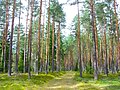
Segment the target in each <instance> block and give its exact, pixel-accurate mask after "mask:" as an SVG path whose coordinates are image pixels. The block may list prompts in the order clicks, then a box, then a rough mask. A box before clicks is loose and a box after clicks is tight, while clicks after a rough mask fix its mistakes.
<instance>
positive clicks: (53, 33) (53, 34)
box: [52, 16, 55, 72]
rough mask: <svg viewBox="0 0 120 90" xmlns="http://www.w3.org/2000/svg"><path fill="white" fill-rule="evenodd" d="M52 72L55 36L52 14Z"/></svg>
mask: <svg viewBox="0 0 120 90" xmlns="http://www.w3.org/2000/svg"><path fill="white" fill-rule="evenodd" d="M52 18H53V21H52V72H54V38H55V37H54V36H55V22H54V16H53V17H52Z"/></svg>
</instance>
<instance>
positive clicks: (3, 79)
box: [0, 72, 65, 90]
mask: <svg viewBox="0 0 120 90" xmlns="http://www.w3.org/2000/svg"><path fill="white" fill-rule="evenodd" d="M63 74H65V72H59V73H56V72H55V73H49V74H39V75H32V77H31V79H30V80H28V75H27V74H21V75H18V76H14V75H13V76H11V77H8V76H7V74H0V90H38V88H39V87H40V86H42V85H43V84H44V83H47V82H48V81H50V80H52V79H54V78H56V77H59V76H62V75H63Z"/></svg>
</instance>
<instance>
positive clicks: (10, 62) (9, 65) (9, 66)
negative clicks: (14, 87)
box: [8, 0, 16, 76]
mask: <svg viewBox="0 0 120 90" xmlns="http://www.w3.org/2000/svg"><path fill="white" fill-rule="evenodd" d="M15 8H16V0H14V2H13V11H12V25H11V35H10V46H9V61H8V76H11V67H12V44H13V42H12V40H13V31H14V16H15Z"/></svg>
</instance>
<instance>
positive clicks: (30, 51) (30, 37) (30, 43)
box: [28, 0, 34, 79]
mask: <svg viewBox="0 0 120 90" xmlns="http://www.w3.org/2000/svg"><path fill="white" fill-rule="evenodd" d="M33 8H34V0H32V1H31V18H30V28H29V35H28V78H29V79H30V78H31V72H30V68H31V54H32V20H33Z"/></svg>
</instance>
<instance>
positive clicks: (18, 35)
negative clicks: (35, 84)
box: [15, 0, 21, 74]
mask: <svg viewBox="0 0 120 90" xmlns="http://www.w3.org/2000/svg"><path fill="white" fill-rule="evenodd" d="M20 18H21V0H20V11H19V25H18V31H17V47H16V66H15V71H16V74H17V73H18V62H19V54H20Z"/></svg>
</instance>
